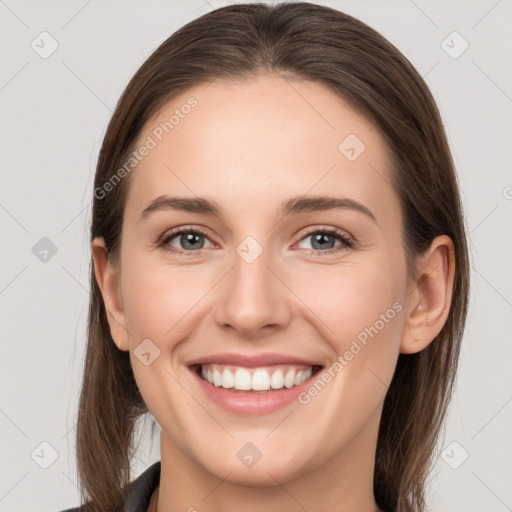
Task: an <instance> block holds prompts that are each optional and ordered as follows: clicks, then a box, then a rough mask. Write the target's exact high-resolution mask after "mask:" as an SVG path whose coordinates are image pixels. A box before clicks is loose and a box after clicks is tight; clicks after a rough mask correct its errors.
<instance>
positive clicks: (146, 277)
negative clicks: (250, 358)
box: [123, 262, 208, 344]
mask: <svg viewBox="0 0 512 512" xmlns="http://www.w3.org/2000/svg"><path fill="white" fill-rule="evenodd" d="M125 276H126V278H124V279H123V296H124V297H125V298H126V300H125V302H124V304H123V305H124V311H125V315H126V321H127V325H128V327H129V331H130V334H131V337H132V338H133V341H132V342H133V343H136V342H137V341H138V340H139V339H144V338H150V339H152V340H155V342H156V343H159V342H162V343H163V342H164V340H165V343H166V344H168V343H169V340H172V339H174V338H176V337H179V332H180V328H181V322H182V321H185V322H186V321H187V320H189V318H190V316H193V315H194V308H195V307H197V306H198V304H199V303H200V300H201V297H202V296H203V295H204V294H205V289H208V278H207V276H204V275H201V276H200V277H199V276H198V270H197V268H195V269H194V266H191V267H189V268H185V267H182V268H176V267H173V268H171V267H170V266H167V267H166V266H165V265H161V264H160V265H152V264H151V263H149V264H144V265H137V264H136V262H134V264H133V265H126V272H125Z"/></svg>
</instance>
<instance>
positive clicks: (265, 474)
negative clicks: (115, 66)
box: [92, 75, 454, 512]
mask: <svg viewBox="0 0 512 512" xmlns="http://www.w3.org/2000/svg"><path fill="white" fill-rule="evenodd" d="M190 96H194V97H195V98H196V99H197V101H198V105H197V106H196V107H195V108H194V109H193V110H192V111H191V113H190V114H189V115H188V116H186V117H185V118H184V119H181V120H180V123H179V125H178V126H176V127H175V129H174V130H173V131H172V132H170V133H169V134H168V135H166V136H165V138H164V139H163V140H162V141H161V142H160V143H159V144H158V145H157V147H156V148H154V149H153V150H151V152H150V153H149V154H148V155H147V156H146V157H145V158H144V159H143V160H142V161H141V162H140V163H139V165H138V166H137V168H136V169H135V170H134V171H132V174H131V175H130V180H131V183H130V188H129V193H128V196H127V202H126V209H125V215H124V219H123V231H122V238H121V248H120V260H119V262H117V263H113V262H108V261H107V257H106V251H105V245H104V242H103V240H102V239H101V238H98V239H96V240H94V242H93V244H92V250H93V258H94V265H95V271H96V277H97V281H98V284H99V286H100V289H101V291H102V295H103V298H104V301H105V307H106V310H107V315H108V320H109V325H110V329H111V333H112V338H113V340H114V341H115V343H116V345H117V346H118V348H119V349H120V350H125V351H126V350H129V351H130V356H131V362H132V366H133V370H134V374H135V378H136V381H137V384H138V386H139V388H140V391H141V393H142V396H143V398H144V400H145V402H146V404H147V406H148V408H149V410H150V412H151V413H152V414H153V416H154V417H155V419H156V421H157V422H158V423H159V425H160V427H161V464H162V473H161V479H160V486H159V489H158V496H156V493H155V495H154V496H153V500H152V505H151V507H150V509H153V510H156V506H155V505H156V501H157V499H156V498H158V510H159V511H160V512H161V511H174V510H189V509H190V508H191V507H195V509H197V510H198V511H200V512H210V511H216V512H219V511H222V512H231V511H239V510H244V511H246V512H253V511H261V510H266V511H276V512H277V511H287V512H293V511H303V510H304V509H306V510H315V511H317V512H321V511H327V510H329V511H333V510H336V511H350V512H358V511H361V512H363V511H365V512H370V511H373V512H374V511H378V510H380V509H379V508H378V506H377V504H376V502H375V500H374V496H373V471H374V458H375V447H376V442H377V432H378V426H379V421H380V417H381V412H382V406H383V402H384V398H385V395H386V390H387V388H388V385H389V383H390V381H391V378H392V376H393V372H394V370H395V365H396V362H397V358H398V355H399V353H400V352H402V353H413V352H418V351H420V350H422V349H423V348H425V347H426V346H427V345H428V344H429V343H430V342H431V341H432V340H433V339H434V338H435V336H436V335H437V334H438V333H439V331H440V330H441V328H442V326H443V325H444V323H445V321H446V318H447V315H448V311H449V306H450V300H451V294H452V289H453V277H454V254H453V244H452V242H451V240H450V238H448V237H447V236H440V237H438V238H436V239H435V240H434V241H433V242H432V245H431V247H430V249H429V250H428V251H426V252H425V253H424V254H422V255H421V256H419V257H418V259H417V262H416V264H417V268H418V272H419V274H418V275H419V277H418V278H417V279H412V278H410V277H408V276H407V273H406V262H405V255H404V249H403V246H402V240H401V223H402V216H401V211H400V205H399V200H398V196H397V195H396V193H395V191H394V190H393V189H392V188H391V186H390V176H391V172H392V169H391V166H390V159H389V153H388V148H387V147H386V145H385V143H384V140H383V138H382V137H381V135H380V134H379V133H378V130H377V129H375V127H374V126H373V125H372V123H370V122H369V121H367V120H366V119H365V118H364V117H362V116H361V115H359V114H358V113H357V112H356V111H355V110H353V109H352V108H350V106H349V105H348V104H347V103H345V102H344V101H343V100H342V99H340V98H339V97H338V96H336V95H335V94H334V93H332V92H331V91H330V90H329V89H327V88H326V87H325V86H324V85H322V84H320V83H317V82H311V81H296V80H294V81H287V80H285V79H283V78H281V77H279V76H276V75H260V76H258V77H257V78H253V79H251V80H248V81H244V82H237V83H235V82H229V83H228V82H226V81H214V82H212V83H210V85H208V86H207V87H205V85H202V86H198V87H194V88H192V89H189V90H187V91H186V92H183V93H182V94H180V95H179V96H176V97H175V98H173V99H172V100H171V101H170V102H169V103H168V104H166V105H165V106H164V108H162V109H161V110H160V111H159V112H158V114H157V115H156V116H154V119H152V120H151V122H149V123H148V124H147V125H146V127H145V129H144V131H143V133H141V136H140V140H141V141H143V140H145V138H146V137H147V136H148V135H150V134H151V130H152V129H154V127H155V126H157V125H158V123H159V122H161V121H164V120H167V119H169V117H170V115H171V114H172V113H173V111H174V109H176V108H179V107H180V105H183V104H184V103H185V102H186V100H187V99H188V98H189V97H190ZM348 134H356V135H357V137H358V138H359V139H360V140H362V141H363V142H364V144H365V146H366V149H365V150H364V152H363V153H362V154H361V155H360V156H359V157H358V158H357V159H356V160H355V161H353V162H351V161H349V160H348V159H347V158H346V157H345V156H344V155H343V154H342V153H341V152H340V151H339V150H338V146H339V144H340V142H341V141H342V140H343V139H344V138H345V137H346V136H347V135H348ZM213 177H214V178H213ZM164 194H168V195H175V196H184V197H195V196H200V197H206V198H208V199H212V200H215V201H216V202H217V203H218V204H219V205H220V207H221V208H222V210H223V214H222V216H220V217H219V216H213V217H212V216H207V215H203V214H199V213H187V212H181V211H174V210H162V211H158V212H154V213H153V214H151V215H150V216H148V217H147V219H145V220H143V221H141V220H140V212H141V211H142V210H143V209H144V208H145V207H146V206H147V205H148V204H149V203H150V202H151V201H152V200H153V199H155V198H156V197H158V196H161V195H164ZM305 194H307V195H331V196H336V197H348V198H352V199H354V200H356V201H358V202H360V203H362V204H364V205H365V206H366V207H367V208H369V209H370V210H371V212H373V214H374V216H375V218H376V222H374V221H373V220H372V219H370V218H369V217H367V216H365V215H364V214H362V213H360V212H357V211H353V210H349V209H334V210H326V211H317V212H309V213H299V214H291V215H288V216H286V217H281V216H280V215H279V206H280V203H281V201H283V200H285V199H288V198H290V197H294V196H298V195H305ZM256 212H257V214H255V213H256ZM179 226H187V227H190V228H191V229H193V228H194V226H198V227H202V228H203V229H204V230H206V232H207V237H205V238H200V240H199V242H198V244H199V245H200V244H201V243H203V244H204V245H203V248H202V249H200V250H199V251H198V250H197V249H188V247H189V246H185V247H184V246H183V243H180V235H178V236H177V237H174V238H173V239H172V243H171V242H169V244H168V245H172V246H173V247H174V248H178V249H181V250H184V251H187V250H188V252H189V253H192V252H194V251H195V252H194V254H184V255H179V254H172V253H170V252H169V251H167V250H166V249H165V248H163V247H158V246H157V244H156V243H155V241H157V240H158V239H160V237H163V235H164V234H166V233H169V232H170V231H171V229H173V228H176V227H179ZM329 227H330V228H338V229H339V230H341V231H342V232H343V234H344V235H345V236H347V235H348V236H349V237H350V238H352V239H355V240H356V241H357V244H356V245H355V246H354V247H352V248H347V247H343V246H341V245H340V244H341V242H340V241H339V240H337V239H335V240H336V241H335V242H333V244H332V245H328V246H325V247H326V249H319V250H320V251H322V250H323V251H324V252H325V250H328V249H330V248H332V247H337V248H340V251H339V252H336V253H332V254H311V249H317V250H318V247H319V246H318V245H316V246H313V245H312V244H313V243H314V236H311V233H309V235H308V233H306V230H305V228H308V229H309V228H318V230H317V231H320V232H321V231H322V228H329ZM317 231H314V230H312V233H316V232H317ZM247 236H252V237H253V238H254V239H255V240H256V241H257V242H258V243H259V244H260V246H261V247H262V248H263V252H262V254H261V255H260V256H259V257H258V258H257V259H256V260H255V261H254V262H252V263H247V262H246V261H245V260H244V259H243V258H241V257H240V256H239V255H238V253H237V252H236V248H237V246H239V244H240V243H241V242H242V241H243V240H244V239H245V238H246V237H247ZM395 302H398V303H399V304H400V305H401V306H402V310H401V311H400V312H399V313H398V314H397V315H396V316H395V317H394V318H393V319H392V320H390V321H389V322H388V323H386V324H385V327H384V328H382V329H381V330H380V331H379V332H378V334H377V335H376V336H374V337H373V338H369V342H368V344H367V345H366V346H365V347H364V348H363V349H362V350H361V351H360V352H359V353H358V354H357V355H356V356H355V357H354V358H353V359H352V360H351V361H350V362H349V363H348V364H347V366H346V367H345V368H344V369H343V371H341V372H339V373H338V374H337V375H336V377H335V378H334V379H332V381H331V382H330V383H329V384H328V385H327V386H326V387H325V388H324V389H323V390H322V391H321V392H320V393H319V394H318V395H317V396H316V397H314V398H313V399H312V400H311V401H310V403H308V404H307V405H302V404H299V403H297V402H294V403H293V404H291V405H288V406H286V407H285V408H283V409H280V410H278V411H276V412H274V413H271V414H265V415H261V416H258V417H251V418H248V417H245V416H241V415H236V414H233V413H228V412H226V411H224V410H223V409H220V408H219V407H218V406H217V405H215V404H213V403H212V402H211V401H209V400H208V399H207V398H206V397H205V395H204V394H202V392H201V390H200V389H199V388H198V386H197V383H196V382H195V381H194V379H193V376H192V375H191V374H190V371H189V370H188V369H187V367H186V363H187V362H188V361H190V360H191V359H193V358H197V357H200V356H206V355H210V354H218V353H224V352H235V353H243V354H259V353H263V352H271V353H280V354H290V355H295V356H298V357H302V358H305V359H308V360H309V359H311V360H314V361H319V362H321V364H322V365H324V366H325V368H328V367H330V366H331V365H332V364H333V363H334V362H335V361H336V358H337V356H338V355H343V354H344V353H345V352H346V351H347V350H348V349H349V347H350V344H351V342H352V341H353V340H354V339H356V337H357V335H358V334H359V333H360V332H361V331H363V330H364V329H365V327H369V326H372V325H374V324H375V322H376V320H378V319H379V318H380V316H379V315H381V314H382V313H385V312H386V311H387V310H388V309H390V308H391V307H392V304H393V303H395ZM147 338H149V339H150V340H151V341H152V342H153V343H154V344H155V345H156V346H158V348H159V350H160V356H159V357H157V358H156V359H155V360H154V362H153V363H152V364H150V365H149V366H145V365H144V364H141V362H140V361H139V360H138V358H137V357H136V356H135V355H134V350H135V349H136V347H137V346H138V345H139V343H141V341H142V340H144V339H147ZM246 442H252V443H253V444H254V445H256V446H257V447H258V449H259V450H260V452H261V453H262V458H261V459H260V460H259V461H258V463H257V464H256V465H254V466H253V467H251V468H247V467H246V466H245V465H244V464H242V463H241V462H240V460H239V459H238V457H237V455H236V454H237V452H238V451H239V450H240V448H241V447H242V446H244V445H245V443H246Z"/></svg>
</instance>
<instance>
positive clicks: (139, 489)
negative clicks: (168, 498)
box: [59, 461, 160, 512]
mask: <svg viewBox="0 0 512 512" xmlns="http://www.w3.org/2000/svg"><path fill="white" fill-rule="evenodd" d="M159 483H160V461H158V462H155V463H154V464H152V465H151V466H150V467H149V468H147V469H146V470H145V471H143V472H142V473H141V474H140V475H139V476H138V477H137V478H136V479H135V480H133V481H132V482H130V484H128V489H127V491H128V492H127V503H126V507H125V511H126V512H135V511H136V510H147V508H148V506H149V501H150V499H151V495H152V494H153V492H154V490H155V489H156V487H157V486H158V484H159ZM59 512H83V511H82V507H74V508H68V509H66V510H61V511H59Z"/></svg>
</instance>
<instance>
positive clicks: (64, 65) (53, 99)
mask: <svg viewBox="0 0 512 512" xmlns="http://www.w3.org/2000/svg"><path fill="white" fill-rule="evenodd" d="M226 3H227V2H213V1H211V0H210V1H208V2H206V1H202V0H196V1H187V2H185V1H175V2H171V1H156V0H153V1H150V2H147V1H146V2H142V1H139V2H134V1H120V0H118V1H112V0H111V1H103V2H100V1H99V0H89V1H75V0H73V1H67V2H57V1H52V2H50V1H46V2H37V1H35V0H34V1H32V2H29V1H15V0H5V1H2V0H0V20H1V21H0V24H1V26H0V38H1V47H2V49H3V51H2V55H1V57H0V58H1V62H0V69H1V75H0V106H1V113H2V114H1V117H0V130H1V136H0V141H1V153H0V155H1V156H0V158H1V177H2V184H1V188H0V223H1V233H2V244H1V247H2V249H1V254H2V259H1V267H0V268H1V277H0V307H1V316H2V322H1V343H2V345H1V356H0V365H1V373H0V375H1V379H2V382H1V387H0V393H1V394H0V427H1V433H2V435H1V437H0V448H1V454H0V457H1V459H0V460H1V461H2V463H1V468H0V471H1V473H0V510H1V511H57V510H61V509H63V508H66V507H69V506H72V505H77V504H78V493H77V488H76V485H75V482H76V465H75V460H74V434H75V430H74V426H75V418H76V406H77V399H78V391H79V385H80V376H81V371H82V364H83V358H84V348H85V325H86V318H87V304H88V298H89V296H88V271H89V247H88V226H89V219H90V209H89V205H90V201H91V198H92V182H93V176H94V167H95V163H96V159H97V155H98V150H99V146H100V143H101V139H102V136H103V134H104V132H105V128H106V125H107V122H108V120H109V118H110V116H111V113H112V109H113V107H114V106H115V104H116V101H117V99H118V97H119V95H120V93H121V91H122V90H123V88H124V87H125V85H126V83H127V82H128V80H129V79H130V78H131V76H132V75H133V73H134V72H135V71H136V69H137V68H138V67H139V66H140V64H141V63H142V62H143V61H144V60H145V59H146V58H147V57H148V56H149V54H150V53H151V52H152V51H153V50H154V49H155V48H156V47H157V46H158V44H160V43H161V42H162V41H163V40H164V39H166V38H167V37H168V36H169V35H170V34H171V33H172V32H173V31H174V30H176V29H177V28H178V27H180V26H181V25H183V24H184V23H186V22H188V21H190V20H191V19H193V18H195V17H196V16H198V15H199V14H203V13H204V12H207V11H209V10H211V9H213V8H216V7H219V6H221V5H225V4H226ZM231 3H234V2H231ZM317 3H321V4H324V5H329V6H332V7H335V8H338V9H340V10H342V11H345V12H347V13H349V14H352V15H354V16H356V17H357V18H359V19H361V20H362V21H364V22H366V23H368V24H369V25H370V26H372V27H374V28H375V29H377V30H378V31H380V32H381V33H382V34H383V35H384V36H386V37H387V38H388V39H389V40H390V41H391V42H392V43H394V44H395V45H396V46H397V47H398V48H399V49H400V50H401V51H402V52H403V53H404V54H405V55H406V56H407V57H408V58H409V59H410V60H411V62H412V63H413V64H414V65H415V66H416V68H417V69H418V71H419V72H420V73H421V74H422V75H423V76H424V77H425V79H426V81H427V83H428V85H429V87H430V88H431V90H432V92H433V93H434V96H435V98H436V100H437V102H438V105H439V107H440V110H441V113H442V116H443V119H444V121H445V124H446V127H447V130H448V136H449V141H450V144H451V147H452V151H453V155H454V159H455V163H456V166H457V170H458V173H459V178H460V184H461V188H462V194H463V199H464V204H465V208H466V215H467V225H468V232H469V233H470V244H471V254H472V258H473V259H472V279H473V281H472V286H473V289H472V299H471V300H472V301H471V308H470V313H469V319H468V325H467V331H466V335H465V339H464V346H463V349H462V355H461V367H460V374H459V378H458V384H457V389H456V394H455V397H454V400H453V403H452V407H451V409H450V414H449V420H448V423H447V427H446V433H445V436H444V438H443V439H442V441H441V443H440V447H439V452H440V453H443V455H442V456H440V457H439V458H438V459H437V463H436V467H435V471H434V473H433V474H432V478H431V486H430V489H429V498H430V506H431V510H434V511H440V512H445V511H446V512H448V511H453V510H457V511H459V510H464V511H466V512H483V511H485V512H494V511H496V512H501V511H505V510H512V487H511V486H510V481H511V479H510V477H511V476H512V471H511V469H512V457H511V455H512V442H511V437H510V434H507V433H509V432H510V431H511V422H512V421H511V420H512V404H511V401H512V384H511V382H510V378H509V376H510V365H511V355H512V348H511V346H512V344H511V339H512V338H511V330H512V325H511V318H512V314H511V313H512V283H511V281H512V279H511V277H512V270H511V266H510V261H511V258H510V255H511V253H512V242H511V236H510V220H511V213H512V173H511V172H510V163H511V161H512V159H511V142H510V141H511V137H510V136H511V133H510V132H511V124H512V99H511V98H512V73H511V67H510V63H511V62H512V44H511V43H512V41H511V40H512V30H511V21H512V2H511V1H510V0H500V1H496V0H479V1H464V2H463V1H460V2H456V1H451V2H446V1H442V2H441V1H426V0H415V1H412V0H400V1H399V0H396V1H385V2H383V1H373V2H372V1H330V2H327V1H326V2H317ZM43 31H47V32H48V33H49V34H51V37H52V38H53V39H54V40H56V41H57V43H58V48H57V50H56V51H55V52H54V53H53V54H52V55H50V56H49V57H48V58H46V59H43V58H42V57H41V56H40V54H38V53H36V51H35V50H34V49H32V47H31V45H32V42H33V41H35V43H34V45H39V51H40V52H41V51H42V50H43V48H42V47H43V45H44V48H45V49H46V51H47V50H48V49H50V48H51V40H50V39H49V38H48V37H49V36H39V35H40V34H41V32H43ZM453 31H457V32H458V33H459V34H460V35H461V36H462V38H464V40H465V41H467V43H468V44H469V47H468V49H467V50H466V51H465V52H464V53H462V54H461V55H459V56H457V58H453V57H454V56H455V54H457V53H459V52H460V50H461V49H463V44H464V43H463V41H462V40H461V39H457V36H455V39H454V36H450V34H451V33H452V32H453ZM448 36H450V37H448ZM42 37H45V38H46V39H44V41H43V42H41V38H42ZM447 38H448V39H447ZM443 41H445V43H443ZM447 52H448V53H447ZM450 52H451V54H452V55H449V53H450ZM507 221H508V222H507ZM43 237H47V238H48V239H49V240H51V242H52V244H54V246H55V248H56V249H57V252H56V253H55V254H52V251H51V249H50V250H49V252H48V253H47V254H45V253H44V250H45V249H48V247H49V243H48V241H47V240H43V241H40V239H41V238H43ZM34 246H35V249H33V248H34ZM45 258H46V261H42V259H43V260H44V259H45ZM148 424H149V423H148ZM148 430H149V429H146V430H144V429H141V430H140V432H141V444H140V450H139V452H138V456H137V461H136V463H135V467H134V470H135V473H136V474H138V473H140V472H141V471H142V470H143V469H145V468H146V467H147V465H149V464H151V463H152V462H154V461H156V460H158V459H159V442H158V436H156V438H155V443H154V445H153V446H150V445H149V443H148V440H147V435H146V433H147V431H148ZM41 443H48V444H43V445H41ZM452 443H455V444H452ZM466 456H467V457H468V458H467V459H466V460H464V458H465V457H466ZM42 466H49V467H48V468H47V469H44V468H43V467H42ZM310 512H313V511H310Z"/></svg>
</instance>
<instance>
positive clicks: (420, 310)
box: [400, 235, 455, 354]
mask: <svg viewBox="0 0 512 512" xmlns="http://www.w3.org/2000/svg"><path fill="white" fill-rule="evenodd" d="M416 268H417V269H418V274H417V275H418V278H417V279H416V280H415V281H414V282H411V287H410V291H409V293H408V300H407V317H406V318H405V322H406V324H405V328H404V332H403V335H402V341H401V344H400V352H401V353H402V354H413V353H415V352H420V351H421V350H423V349H424V348H425V347H426V346H427V345H429V344H430V343H431V342H432V341H433V340H434V338H435V337H436V336H437V335H438V334H439V332H440V331H441V329H442V328H443V326H444V324H445V322H446V319H447V318H448V314H449V312H450V305H451V300H452V291H453V281H454V276H455V252H454V247H453V242H452V240H451V238H450V237H448V236H446V235H441V236H438V237H436V238H435V239H434V240H433V241H432V243H431V245H430V248H429V249H428V250H427V251H426V252H425V253H424V254H422V255H421V256H420V257H419V258H418V260H417V262H416Z"/></svg>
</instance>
